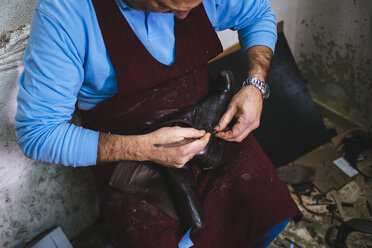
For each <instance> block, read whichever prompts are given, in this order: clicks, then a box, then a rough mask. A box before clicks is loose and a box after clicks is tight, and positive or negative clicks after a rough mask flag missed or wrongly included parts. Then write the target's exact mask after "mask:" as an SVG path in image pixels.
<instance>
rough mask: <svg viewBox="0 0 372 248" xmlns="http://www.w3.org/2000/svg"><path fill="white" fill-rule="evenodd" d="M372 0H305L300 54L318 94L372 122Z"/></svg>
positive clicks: (300, 13) (345, 111) (300, 18)
mask: <svg viewBox="0 0 372 248" xmlns="http://www.w3.org/2000/svg"><path fill="white" fill-rule="evenodd" d="M371 17H372V1H370V0H329V1H322V0H310V1H304V0H302V1H299V3H298V11H297V28H296V38H295V39H296V41H295V49H294V55H295V58H296V61H297V63H298V65H299V67H300V70H301V72H302V75H303V77H304V78H305V79H306V81H307V83H308V86H309V89H310V92H311V94H312V96H313V97H314V98H316V99H317V100H318V101H320V102H322V103H323V104H325V105H327V106H329V107H330V108H332V109H334V110H336V111H337V112H339V113H341V114H343V115H345V116H348V117H351V118H352V119H355V120H357V121H359V122H362V123H366V124H372V103H371V101H370V97H371V96H372V64H371V63H372V61H371V60H372V32H371V31H372V25H371V20H372V19H371Z"/></svg>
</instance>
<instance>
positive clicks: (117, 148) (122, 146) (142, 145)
mask: <svg viewBox="0 0 372 248" xmlns="http://www.w3.org/2000/svg"><path fill="white" fill-rule="evenodd" d="M185 138H196V140H195V141H193V142H191V143H188V144H185V145H182V146H176V147H156V146H154V144H169V143H174V142H177V141H181V140H183V139H185ZM209 138H210V133H206V132H205V131H204V130H197V129H194V128H183V127H164V128H160V129H158V130H156V131H154V132H151V133H149V134H145V135H133V136H131V135H116V134H111V135H110V134H106V133H100V136H99V142H98V153H97V163H104V162H115V161H121V160H134V161H153V162H155V163H158V164H161V165H164V166H168V167H173V168H181V167H183V166H184V165H185V164H186V163H187V162H188V161H189V160H191V159H192V158H193V157H194V156H195V155H196V154H197V153H198V152H199V151H201V150H203V149H204V147H205V146H206V145H207V144H208V141H209Z"/></svg>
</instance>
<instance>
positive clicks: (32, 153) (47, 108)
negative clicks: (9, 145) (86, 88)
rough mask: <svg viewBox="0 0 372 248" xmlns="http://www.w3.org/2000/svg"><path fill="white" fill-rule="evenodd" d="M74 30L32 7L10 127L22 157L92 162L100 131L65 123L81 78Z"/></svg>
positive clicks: (74, 163)
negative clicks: (22, 69) (69, 29)
mask: <svg viewBox="0 0 372 248" xmlns="http://www.w3.org/2000/svg"><path fill="white" fill-rule="evenodd" d="M73 36H74V32H68V34H67V32H66V26H61V25H59V23H58V21H57V20H55V19H53V17H50V16H47V15H46V14H44V13H43V12H42V11H38V10H36V12H35V15H34V20H33V24H32V29H31V33H30V41H29V45H28V47H27V49H26V53H25V57H24V66H25V71H24V72H23V73H22V75H21V77H20V80H19V93H18V97H17V100H18V107H17V114H16V117H15V128H16V135H17V137H18V144H19V146H20V147H21V148H22V150H23V152H24V154H25V155H26V156H27V157H30V158H32V159H35V160H40V161H44V162H50V163H55V164H63V165H66V166H67V165H68V166H87V165H93V164H95V163H96V159H97V147H98V136H99V133H98V132H95V131H92V130H88V129H85V128H82V127H80V126H76V125H74V124H71V123H69V121H70V120H71V115H72V113H73V112H74V110H75V103H76V101H77V94H78V92H79V89H80V87H81V85H82V82H83V80H84V69H83V64H84V56H83V54H84V52H83V51H82V50H81V49H82V48H83V47H84V46H80V48H79V47H78V46H75V43H76V42H84V41H83V40H80V41H76V40H74V37H73ZM78 44H80V43H78ZM81 47H82V48H81ZM79 49H80V50H79Z"/></svg>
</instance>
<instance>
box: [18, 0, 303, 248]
mask: <svg viewBox="0 0 372 248" xmlns="http://www.w3.org/2000/svg"><path fill="white" fill-rule="evenodd" d="M227 28H232V29H236V30H239V37H240V43H241V45H242V50H243V51H244V54H243V56H244V59H245V61H246V64H247V78H250V79H251V80H250V81H249V83H247V85H246V86H244V87H242V89H241V90H240V91H239V92H238V93H237V94H236V95H235V96H234V97H233V99H232V101H231V103H230V104H229V106H228V108H227V111H226V112H225V114H224V115H223V116H222V118H221V120H220V121H219V123H218V125H217V126H216V127H215V130H216V131H217V134H216V136H217V137H218V138H221V139H223V140H226V141H228V142H230V143H228V144H227V145H226V149H225V151H224V155H223V158H222V162H221V166H220V169H219V170H218V173H217V174H218V175H219V176H220V177H221V178H222V179H221V181H220V183H218V184H216V185H215V186H213V188H212V189H211V190H210V191H208V192H207V193H206V197H205V201H204V210H205V212H206V218H207V222H208V225H207V227H205V228H204V229H202V230H200V231H198V232H195V233H193V234H192V237H191V239H192V240H193V242H194V243H195V246H196V247H230V246H231V247H249V246H253V245H254V244H260V242H264V243H265V241H262V240H264V239H261V238H262V236H264V234H265V233H267V232H268V231H269V230H270V229H272V228H273V227H274V226H276V225H278V224H279V223H281V222H283V221H285V220H286V219H288V218H289V217H292V216H295V215H299V214H300V213H299V211H298V209H297V207H296V206H295V204H294V203H293V201H292V200H291V198H290V196H289V194H288V190H287V189H286V187H285V185H283V184H282V183H280V181H279V179H278V177H277V175H276V173H275V170H274V169H273V166H272V165H271V163H270V161H269V160H268V159H267V157H266V156H265V155H264V154H263V152H262V150H261V149H260V148H259V146H258V144H257V142H256V141H255V140H254V138H253V136H252V135H249V133H250V132H251V131H252V130H253V129H255V128H257V127H258V125H259V119H260V114H261V109H262V103H263V96H264V95H265V93H266V92H265V91H267V88H266V87H262V86H265V83H264V82H265V80H266V77H267V73H268V69H269V66H270V60H271V57H272V54H273V50H274V45H275V41H276V30H275V29H276V25H275V21H274V15H273V13H272V10H271V9H270V4H269V1H268V0H260V1H254V0H250V1H239V0H226V1H219V0H205V1H204V2H202V1H201V0H128V1H122V0H116V1H115V0H92V1H91V0H82V1H72V0H67V1H66V0H65V1H58V0H40V1H39V3H38V4H37V6H36V10H35V16H34V20H33V24H32V29H31V35H30V42H29V45H28V48H27V50H26V54H25V60H24V64H25V72H24V73H23V74H22V76H21V78H20V91H19V95H18V103H19V104H18V111H17V115H16V134H17V137H18V138H19V145H20V146H21V147H22V149H23V151H24V153H25V154H26V155H27V156H28V157H30V158H33V159H37V160H41V161H47V162H52V163H57V164H64V165H73V166H88V165H94V164H101V165H99V166H98V165H97V166H94V167H93V168H94V175H95V178H96V184H97V188H98V191H99V194H100V200H101V206H102V208H103V211H104V213H105V214H106V216H107V217H108V219H109V220H110V222H111V224H112V226H113V229H114V232H115V233H116V237H117V239H118V241H119V243H120V244H121V246H122V247H175V245H176V244H177V242H178V241H179V240H180V238H181V237H182V235H183V234H184V233H183V232H182V230H180V228H179V226H178V223H177V222H176V221H174V220H173V219H171V218H170V217H169V216H167V215H164V214H162V213H160V212H157V210H156V209H154V208H152V206H150V205H149V204H147V203H144V202H143V201H141V199H138V198H136V197H134V196H132V195H129V194H123V193H121V192H118V191H115V190H113V189H111V188H109V187H108V185H107V184H108V183H107V182H108V179H109V177H110V175H111V173H112V171H113V169H114V168H115V163H114V162H117V161H122V160H134V161H153V162H156V163H157V164H158V165H159V166H161V165H164V166H168V167H174V168H180V167H182V166H183V165H184V164H185V163H187V162H188V161H189V160H190V159H191V158H193V157H194V155H195V154H197V153H198V152H199V151H201V150H202V149H203V148H204V147H205V146H206V144H207V143H208V141H209V138H210V135H211V134H210V133H206V132H205V131H204V130H196V129H192V128H180V127H168V128H161V129H159V130H156V131H154V132H151V133H148V134H144V135H141V134H139V133H138V131H139V130H141V128H143V124H144V123H148V122H151V121H153V120H156V119H159V118H160V117H162V116H164V115H166V114H168V113H171V112H172V111H175V110H178V109H182V108H185V107H188V106H191V105H192V104H194V103H196V102H197V101H198V100H200V99H202V98H203V97H204V96H205V95H206V94H207V92H208V90H209V87H210V86H209V83H210V82H209V79H208V75H207V70H206V65H207V62H208V60H210V59H212V58H213V57H215V56H216V55H217V54H218V53H219V52H221V45H220V43H219V41H218V38H217V36H216V34H215V31H214V30H222V29H227ZM254 82H256V83H254ZM257 82H258V83H257ZM260 85H261V86H260ZM76 101H77V104H78V108H79V109H81V110H83V118H84V125H83V126H84V127H78V126H75V125H73V124H70V123H68V121H69V120H70V118H71V114H72V113H73V112H74V109H75V103H76ZM233 119H234V120H235V121H236V123H235V124H234V125H233V127H232V129H231V130H228V129H226V127H227V126H228V124H229V123H230V122H231V121H232V120H233ZM248 135H249V136H248ZM184 138H197V139H196V140H195V141H194V142H192V143H189V144H186V145H183V146H179V147H173V148H167V149H164V148H160V147H155V146H154V145H153V144H166V143H172V142H176V141H180V140H183V139H184ZM239 142H241V143H239ZM111 162H113V163H111ZM198 173H199V172H198ZM209 177H210V173H206V174H203V173H201V172H200V173H199V174H198V175H197V178H198V182H199V190H200V191H203V189H204V186H203V185H205V184H206V182H207V181H208V178H209ZM217 196H218V197H217ZM227 225H228V226H227ZM269 233H270V232H269ZM277 233H278V232H276V234H277ZM259 240H261V241H259ZM268 242H269V241H268ZM268 242H267V241H266V244H263V246H265V245H267V243H268ZM260 245H261V244H260Z"/></svg>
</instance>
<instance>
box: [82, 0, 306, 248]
mask: <svg viewBox="0 0 372 248" xmlns="http://www.w3.org/2000/svg"><path fill="white" fill-rule="evenodd" d="M92 2H93V5H94V8H95V11H96V15H97V19H98V23H99V26H100V29H101V32H102V35H103V39H104V42H105V45H106V49H107V52H108V55H109V57H110V60H111V62H112V63H113V66H114V68H115V71H116V75H117V82H118V93H117V94H116V95H115V96H114V97H113V98H110V99H107V100H105V101H103V102H101V103H99V104H98V105H97V106H96V107H94V108H93V109H91V110H89V111H82V112H83V126H84V127H86V128H90V129H93V130H97V131H101V132H111V133H116V134H138V133H139V132H140V131H141V130H143V129H144V128H145V127H147V126H148V125H149V124H151V123H153V122H154V121H155V120H158V119H160V118H162V117H164V116H165V115H167V114H169V113H172V112H174V111H177V110H179V109H182V108H185V107H188V106H191V105H193V104H195V103H196V102H197V101H198V100H200V99H202V98H203V97H204V96H206V94H207V93H208V91H209V88H210V87H211V86H210V78H209V76H208V71H207V62H208V61H209V60H210V59H212V58H214V57H215V56H217V55H218V54H219V53H220V52H221V51H222V46H221V44H220V42H219V39H218V37H217V34H216V32H215V30H214V28H213V26H212V25H211V23H210V21H209V19H208V16H207V14H206V12H205V9H204V7H203V5H202V4H200V5H199V6H198V7H196V8H194V9H193V10H192V11H191V12H190V14H189V15H188V16H187V18H186V19H184V20H180V19H177V18H175V39H176V45H175V53H176V59H175V62H174V63H173V64H172V65H170V66H167V65H164V64H162V63H160V62H158V61H157V60H156V59H155V58H153V57H152V55H151V54H150V53H149V52H148V51H147V50H146V48H145V47H144V46H143V44H142V43H141V41H140V40H139V39H138V37H137V36H136V34H135V33H134V32H133V30H132V29H131V27H130V25H129V24H128V22H127V21H126V20H125V18H124V16H123V15H122V13H121V12H120V9H119V7H118V6H117V4H116V2H115V0H92ZM212 87H213V85H212ZM115 164H116V163H110V164H102V165H96V166H93V167H92V168H93V175H94V178H95V182H96V186H97V190H98V193H99V198H100V205H101V208H102V210H103V213H104V215H105V217H106V218H107V219H108V221H109V222H110V224H111V227H112V230H113V232H114V234H115V237H116V239H117V241H118V243H119V245H120V247H136V248H137V247H138V248H147V247H162V248H163V247H165V248H167V247H169V248H170V247H172V248H174V247H177V243H178V242H179V240H180V238H181V237H182V236H183V234H184V230H182V229H181V228H180V226H179V224H178V222H177V221H175V220H174V219H173V218H171V217H170V216H168V215H166V214H164V213H162V212H160V211H159V210H157V209H156V208H155V207H153V206H151V205H150V204H148V203H147V202H145V201H143V200H142V199H139V198H138V197H136V196H134V195H130V194H127V193H123V192H120V191H118V190H115V189H113V188H111V187H109V186H108V182H109V179H110V176H111V174H112V172H113V170H114V168H115ZM193 170H194V174H195V178H196V180H197V183H198V190H199V192H200V194H201V196H202V199H203V208H204V212H205V215H206V219H207V226H206V227H205V228H203V229H201V230H199V231H197V232H195V233H193V234H192V235H191V238H192V240H193V242H194V244H195V245H194V246H193V247H203V248H208V247H213V248H219V247H221V248H225V247H250V246H252V245H254V244H255V243H256V242H257V241H258V240H259V239H260V238H261V237H262V236H263V235H264V234H265V233H266V232H267V231H268V230H270V229H271V228H273V227H274V226H276V225H277V224H279V223H281V222H282V221H284V220H285V219H287V218H289V217H292V216H296V215H297V216H299V215H301V213H300V211H299V210H298V208H297V206H296V205H295V203H294V202H293V200H292V198H291V197H290V194H289V192H288V189H287V187H286V186H285V185H284V184H283V183H282V182H280V180H279V178H278V176H277V173H276V171H275V169H274V167H273V165H272V163H271V162H270V160H269V159H268V158H267V156H266V155H265V154H264V152H263V151H262V149H261V148H260V146H259V144H258V143H257V141H256V140H255V138H254V137H253V135H249V136H248V137H247V138H246V139H245V140H244V141H243V142H242V143H226V145H225V151H224V154H223V157H222V161H221V164H220V166H219V168H218V169H217V170H215V171H213V172H212V171H209V172H204V171H201V170H199V169H198V168H197V167H196V166H193ZM211 182H213V183H211Z"/></svg>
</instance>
